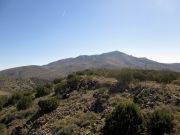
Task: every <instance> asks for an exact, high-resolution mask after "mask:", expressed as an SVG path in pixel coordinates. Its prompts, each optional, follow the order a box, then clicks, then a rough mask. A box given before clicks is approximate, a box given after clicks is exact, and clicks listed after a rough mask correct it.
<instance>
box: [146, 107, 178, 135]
mask: <svg viewBox="0 0 180 135" xmlns="http://www.w3.org/2000/svg"><path fill="white" fill-rule="evenodd" d="M173 119H174V118H173V115H172V114H171V113H168V112H166V111H164V110H156V111H154V112H153V113H152V114H150V116H149V120H148V124H147V129H148V134H149V135H164V134H165V133H168V134H169V133H171V132H172V131H173V127H174V123H173Z"/></svg>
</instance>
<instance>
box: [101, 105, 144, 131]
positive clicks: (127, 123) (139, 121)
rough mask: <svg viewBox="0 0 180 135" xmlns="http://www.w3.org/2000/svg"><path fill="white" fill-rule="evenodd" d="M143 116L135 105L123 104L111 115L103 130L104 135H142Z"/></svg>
mask: <svg viewBox="0 0 180 135" xmlns="http://www.w3.org/2000/svg"><path fill="white" fill-rule="evenodd" d="M143 126H144V124H143V116H142V114H141V112H140V110H139V109H138V107H137V106H136V105H135V104H134V103H121V104H119V105H118V106H117V107H116V108H115V110H114V111H113V112H112V113H111V114H110V115H109V117H108V118H107V119H106V121H105V126H104V128H103V129H102V134H103V135H140V134H141V133H142V132H143V129H144V128H143Z"/></svg>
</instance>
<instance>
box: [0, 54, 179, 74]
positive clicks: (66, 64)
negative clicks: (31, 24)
mask: <svg viewBox="0 0 180 135" xmlns="http://www.w3.org/2000/svg"><path fill="white" fill-rule="evenodd" d="M101 68H104V69H118V68H132V69H154V70H172V71H176V72H180V64H179V63H175V64H165V63H158V62H156V61H152V60H149V59H147V58H137V57H134V56H131V55H128V54H125V53H122V52H119V51H113V52H109V53H103V54H100V55H91V56H88V55H82V56H78V57H76V58H68V59H63V60H59V61H55V62H52V63H49V64H47V65H43V66H25V67H17V68H12V69H7V70H4V71H1V72H0V76H3V77H21V78H28V77H37V78H55V77H58V76H63V75H67V74H68V73H72V72H75V71H80V70H85V69H101Z"/></svg>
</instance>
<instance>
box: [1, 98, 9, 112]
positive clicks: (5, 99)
mask: <svg viewBox="0 0 180 135" xmlns="http://www.w3.org/2000/svg"><path fill="white" fill-rule="evenodd" d="M7 103H8V97H6V96H0V110H2V108H3V107H4V106H5V105H6V104H7Z"/></svg>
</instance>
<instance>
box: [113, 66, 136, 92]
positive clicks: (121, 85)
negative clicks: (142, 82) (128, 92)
mask: <svg viewBox="0 0 180 135" xmlns="http://www.w3.org/2000/svg"><path fill="white" fill-rule="evenodd" d="M132 81H133V76H132V73H131V72H130V71H129V70H127V69H124V70H122V71H121V72H120V74H119V76H118V82H117V83H116V84H115V85H113V86H112V87H111V88H110V92H112V93H113V92H122V91H124V90H125V89H128V88H129V84H130V82H132Z"/></svg>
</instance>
